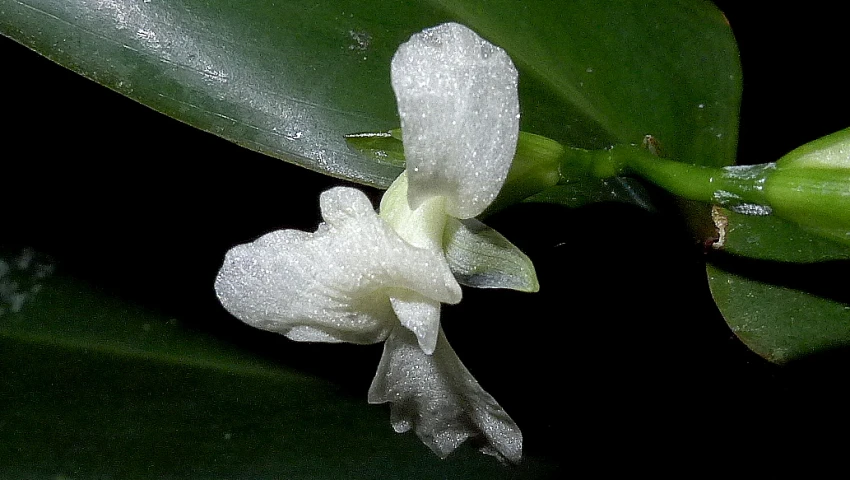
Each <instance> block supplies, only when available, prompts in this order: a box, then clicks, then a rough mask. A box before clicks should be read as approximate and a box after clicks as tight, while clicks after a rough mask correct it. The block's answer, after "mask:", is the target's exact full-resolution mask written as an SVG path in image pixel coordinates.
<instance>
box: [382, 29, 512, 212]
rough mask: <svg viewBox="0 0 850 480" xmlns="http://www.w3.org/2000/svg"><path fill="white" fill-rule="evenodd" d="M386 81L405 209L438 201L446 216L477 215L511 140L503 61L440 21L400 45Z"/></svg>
mask: <svg viewBox="0 0 850 480" xmlns="http://www.w3.org/2000/svg"><path fill="white" fill-rule="evenodd" d="M391 77H392V85H393V90H394V91H395V94H396V99H397V101H398V110H399V116H400V118H401V126H402V132H403V137H404V138H403V143H404V153H405V158H406V160H407V171H408V176H409V181H410V188H409V192H408V201H409V202H410V207H411V208H412V209H414V210H415V209H416V208H417V207H418V206H419V205H420V204H422V202H424V201H426V200H428V199H429V198H432V197H435V196H443V197H445V198H446V206H445V209H446V212H447V213H448V214H449V215H451V216H453V217H456V218H471V217H474V216H477V215H479V214H480V213H481V212H483V211H484V209H485V208H487V206H488V205H489V204H490V203H491V202H492V201H493V200H494V199H495V198H496V195H497V194H498V193H499V190H500V189H501V187H502V184H503V183H504V181H505V177H506V176H507V173H508V170H509V169H510V165H511V161H512V160H513V156H514V153H515V151H516V142H517V139H518V137H519V96H518V93H517V71H516V68H515V67H514V65H513V63H512V62H511V59H510V57H508V55H507V53H505V52H504V50H502V49H501V48H499V47H496V46H494V45H491V44H490V43H488V42H487V41H486V40H484V39H482V38H481V37H479V36H478V35H477V34H476V33H475V32H473V31H472V30H470V29H469V28H467V27H465V26H463V25H459V24H457V23H445V24H442V25H438V26H436V27H433V28H430V29H426V30H424V31H422V32H420V33H417V34H415V35H413V36H412V37H411V38H410V40H409V41H408V42H406V43H404V44H402V45H401V46H400V47H399V49H398V51H397V52H396V54H395V56H394V57H393V60H392V69H391Z"/></svg>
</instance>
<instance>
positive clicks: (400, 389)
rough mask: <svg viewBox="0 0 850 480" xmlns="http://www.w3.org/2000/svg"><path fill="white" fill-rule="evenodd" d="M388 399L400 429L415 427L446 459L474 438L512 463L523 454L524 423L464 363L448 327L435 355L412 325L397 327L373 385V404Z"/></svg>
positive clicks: (424, 439)
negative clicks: (447, 334)
mask: <svg viewBox="0 0 850 480" xmlns="http://www.w3.org/2000/svg"><path fill="white" fill-rule="evenodd" d="M384 402H392V409H391V421H392V425H393V428H394V429H395V431H397V432H405V431H407V430H410V429H411V428H412V429H413V431H414V432H416V435H417V436H418V437H419V438H420V439H421V440H422V442H423V443H425V445H427V446H428V447H429V448H430V449H431V450H432V451H434V453H436V454H437V455H439V456H440V457H441V458H445V457H446V456H447V455H448V454H450V453H451V452H452V451H454V449H455V448H457V447H458V445H460V444H461V443H463V441H464V440H466V439H467V438H473V437H478V438H479V440H481V441H482V442H483V443H484V446H483V447H482V448H481V450H482V452H484V453H487V454H491V455H495V456H497V457H499V458H506V459H508V460H509V461H511V462H519V460H520V458H521V457H522V433H521V432H520V431H519V427H517V425H516V423H514V421H513V420H512V419H511V417H509V416H508V414H507V413H505V411H504V410H502V407H500V406H499V404H498V403H497V402H496V400H494V399H493V397H491V396H490V395H489V394H488V393H487V392H485V391H484V390H483V389H482V388H481V386H480V385H479V384H478V382H477V381H475V379H474V378H473V377H472V375H471V374H470V373H469V370H467V369H466V367H464V366H463V363H461V361H460V359H459V358H458V357H457V354H456V353H455V352H454V350H453V349H452V347H451V346H450V345H449V343H448V341H446V337H445V335H444V334H443V332H442V329H441V330H440V332H439V337H438V340H437V348H436V349H435V350H434V353H433V355H427V354H425V353H424V352H423V351H422V349H421V348H419V346H418V345H417V342H416V337H415V336H414V335H413V334H412V333H411V332H410V331H409V330H407V329H405V328H396V329H395V330H393V332H392V333H391V334H390V336H389V338H387V341H386V343H385V344H384V355H383V357H382V358H381V363H380V365H379V366H378V372H377V373H376V374H375V379H374V380H373V381H372V386H371V387H370V388H369V403H384Z"/></svg>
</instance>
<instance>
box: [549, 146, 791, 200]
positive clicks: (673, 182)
mask: <svg viewBox="0 0 850 480" xmlns="http://www.w3.org/2000/svg"><path fill="white" fill-rule="evenodd" d="M774 169H775V164H772V163H769V164H764V165H753V166H743V167H723V168H717V167H703V166H698V165H689V164H685V163H681V162H675V161H672V160H667V159H664V158H660V157H657V156H655V155H653V154H652V153H651V152H650V151H649V150H647V149H644V148H640V147H638V146H634V145H615V146H613V147H611V148H609V149H605V150H583V149H579V148H566V149H565V150H564V153H563V154H562V156H561V172H562V176H567V177H568V178H569V177H570V176H574V175H575V174H576V173H578V174H584V175H591V176H593V177H597V178H609V177H613V176H618V175H635V176H638V177H641V178H644V179H646V180H649V181H650V182H652V183H654V184H656V185H658V186H659V187H661V188H663V189H664V190H667V191H668V192H670V193H672V194H674V195H677V196H679V197H682V198H687V199H690V200H697V201H702V202H708V203H718V204H721V205H730V204H741V203H754V204H765V203H766V202H767V199H766V198H765V195H764V193H763V185H764V182H765V180H766V178H767V175H769V174H770V173H771V172H772V171H773V170H774Z"/></svg>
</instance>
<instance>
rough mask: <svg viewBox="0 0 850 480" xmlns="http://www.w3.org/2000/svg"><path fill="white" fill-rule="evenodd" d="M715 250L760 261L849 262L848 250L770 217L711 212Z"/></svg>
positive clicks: (724, 210)
mask: <svg viewBox="0 0 850 480" xmlns="http://www.w3.org/2000/svg"><path fill="white" fill-rule="evenodd" d="M712 217H713V218H714V223H715V225H716V226H717V228H718V232H719V238H718V241H717V242H716V243H715V244H714V247H715V248H716V249H718V250H721V251H724V252H727V253H732V254H735V255H740V256H743V257H748V258H756V259H761V260H773V261H777V262H794V263H811V262H824V261H828V260H843V259H844V260H846V259H850V248H848V246H846V245H843V244H841V243H838V242H833V241H830V240H829V239H827V238H824V237H822V236H820V235H816V234H814V233H812V232H809V231H807V230H805V229H803V228H801V227H800V226H798V225H795V224H793V223H791V222H788V221H786V220H783V219H781V218H777V217H776V216H773V215H743V214H740V213H735V212H733V211H730V210H726V209H725V208H720V207H715V208H714V209H713V210H712Z"/></svg>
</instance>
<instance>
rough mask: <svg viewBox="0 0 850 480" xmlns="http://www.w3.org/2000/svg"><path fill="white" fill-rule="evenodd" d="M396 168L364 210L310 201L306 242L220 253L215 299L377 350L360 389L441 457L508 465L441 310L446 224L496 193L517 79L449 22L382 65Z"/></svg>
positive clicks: (515, 116)
mask: <svg viewBox="0 0 850 480" xmlns="http://www.w3.org/2000/svg"><path fill="white" fill-rule="evenodd" d="M392 85H393V89H394V90H395V93H396V96H397V99H398V108H399V115H400V117H401V125H402V132H403V136H404V150H405V157H406V160H407V171H406V172H405V173H403V174H402V175H401V176H400V177H399V178H398V179H397V180H396V181H395V182H394V183H393V185H392V186H391V187H390V188H389V189H388V190H387V192H386V194H385V195H384V197H383V199H382V201H381V208H380V215H378V214H376V213H375V211H374V209H373V207H372V205H371V204H370V202H369V200H368V199H367V197H366V196H365V195H364V194H363V193H362V192H360V191H359V190H356V189H352V188H343V187H338V188H333V189H330V190H328V191H326V192H324V193H323V194H322V195H321V199H320V204H321V213H322V217H323V219H324V223H323V224H321V225H320V226H319V228H318V230H317V231H316V232H315V233H305V232H301V231H295V230H282V231H276V232H272V233H269V234H267V235H265V236H263V237H261V238H259V239H258V240H256V241H255V242H253V243H250V244H246V245H240V246H237V247H235V248H233V249H232V250H230V251H229V252H228V253H227V256H226V258H225V262H224V265H223V266H222V268H221V271H220V272H219V274H218V277H217V279H216V283H215V288H216V293H217V295H218V298H219V299H220V301H221V303H222V304H223V305H224V306H225V308H227V310H228V311H230V312H231V313H232V314H233V315H235V316H236V317H238V318H240V319H241V320H243V321H245V322H246V323H248V324H251V325H253V326H256V327H258V328H262V329H266V330H271V331H275V332H280V333H282V334H284V335H286V336H287V337H289V338H291V339H293V340H297V341H316V342H353V343H376V342H380V341H385V345H384V354H383V357H382V359H381V362H380V365H379V367H378V372H377V374H376V375H375V379H374V381H373V382H372V386H371V388H370V389H369V401H370V402H371V403H383V402H391V403H392V412H391V416H392V424H393V428H394V429H395V430H396V431H398V432H403V431H406V430H410V429H413V430H414V431H415V432H416V434H417V435H418V436H419V437H420V438H421V439H422V441H423V442H424V443H425V444H426V445H427V446H428V447H430V448H431V449H432V450H433V451H434V452H435V453H437V454H438V455H439V456H440V457H445V456H446V455H448V454H449V453H451V452H452V451H453V450H454V449H455V448H456V447H457V446H458V445H459V444H460V443H462V442H463V441H464V440H466V439H467V438H469V437H479V439H480V440H481V443H482V444H483V445H484V447H482V451H484V452H485V453H490V454H493V455H496V456H498V457H500V458H506V459H508V460H510V461H514V462H517V461H519V459H520V457H521V455H522V434H521V433H520V431H519V428H518V427H517V426H516V424H515V423H514V422H513V420H511V418H510V417H509V416H508V415H507V414H506V413H505V412H504V411H503V410H502V408H501V407H500V406H499V405H498V403H496V401H495V400H494V399H493V398H492V397H491V396H490V395H489V394H487V393H486V392H485V391H484V390H483V389H482V388H481V386H480V385H479V384H478V382H476V381H475V379H474V378H473V377H472V375H471V374H470V373H469V371H468V370H467V369H466V368H465V367H464V366H463V364H462V363H461V361H460V359H459V358H458V357H457V355H456V354H455V352H454V350H452V348H451V346H449V344H448V342H447V341H446V339H445V336H444V335H443V332H442V330H441V328H440V305H441V304H442V303H448V304H454V303H457V302H459V301H460V299H461V289H460V286H459V285H458V282H457V281H456V280H455V277H454V275H453V274H452V271H451V268H450V266H449V263H448V261H447V260H446V255H445V253H444V245H443V243H444V240H443V237H444V235H443V234H444V229H445V228H446V225H447V224H448V223H449V222H457V221H458V219H470V218H472V217H475V216H476V215H479V214H480V213H481V212H483V211H484V209H485V208H486V207H487V206H488V205H489V204H490V203H491V202H492V201H493V199H494V198H495V197H496V195H497V194H498V192H499V190H500V189H501V186H502V184H503V183H504V180H505V177H506V175H507V172H508V169H509V167H510V164H511V160H512V158H513V155H514V152H515V149H516V142H517V138H518V135H519V102H518V97H517V73H516V69H515V68H514V66H513V64H512V62H511V60H510V58H509V57H508V55H507V54H506V53H505V52H504V51H503V50H501V49H499V48H498V47H495V46H493V45H491V44H489V43H487V42H486V41H485V40H483V39H481V38H480V37H479V36H478V35H476V34H475V33H474V32H472V31H471V30H469V29H468V28H466V27H464V26H462V25H458V24H454V23H448V24H443V25H439V26H437V27H434V28H431V29H427V30H425V31H423V32H421V33H418V34H415V35H413V36H412V37H411V39H410V40H409V41H408V42H407V43H405V44H403V45H401V47H400V48H399V49H398V51H397V52H396V54H395V56H394V57H393V60H392Z"/></svg>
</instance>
